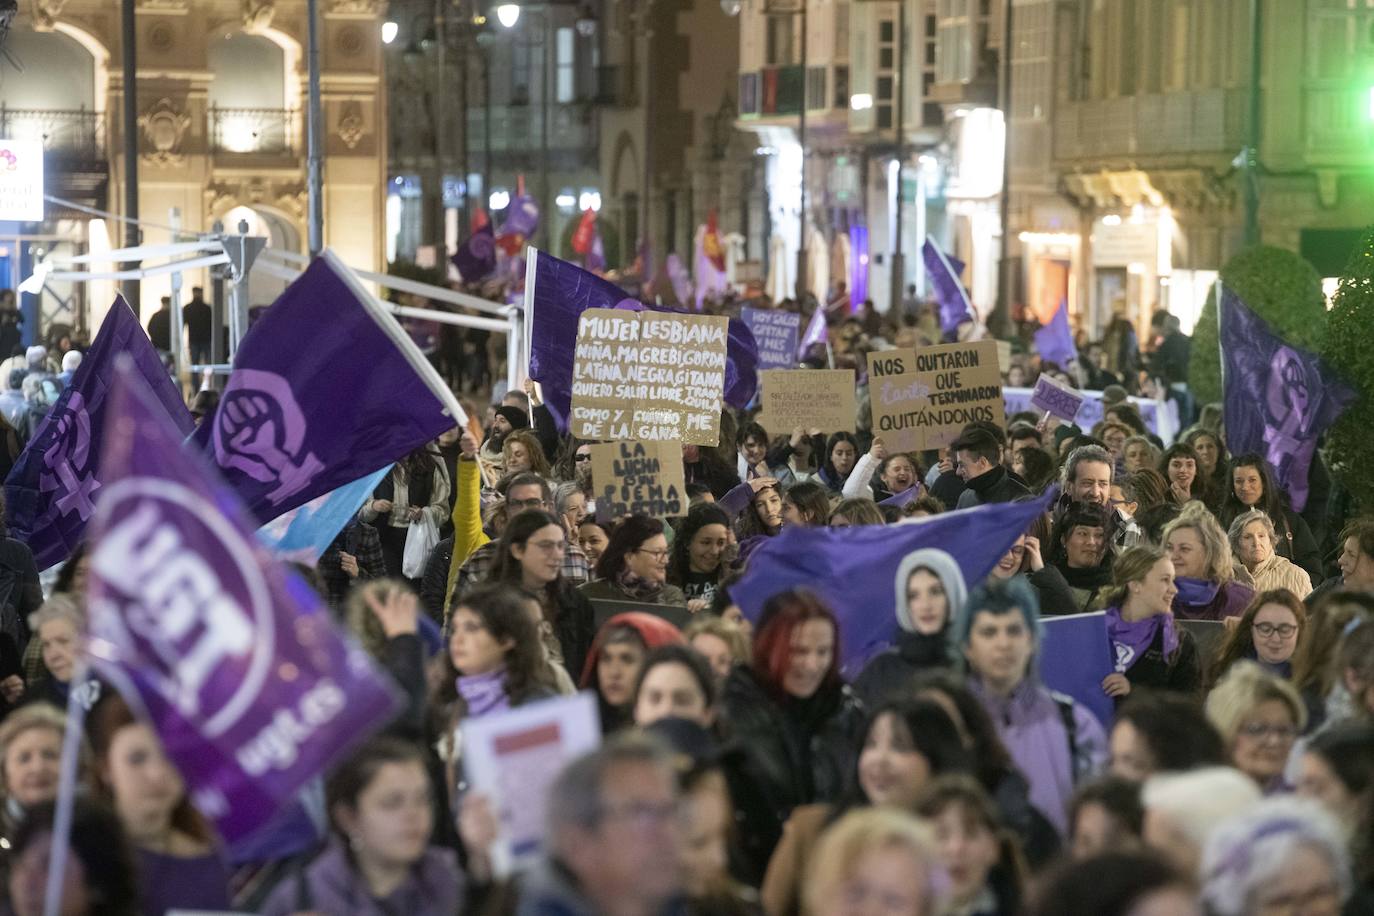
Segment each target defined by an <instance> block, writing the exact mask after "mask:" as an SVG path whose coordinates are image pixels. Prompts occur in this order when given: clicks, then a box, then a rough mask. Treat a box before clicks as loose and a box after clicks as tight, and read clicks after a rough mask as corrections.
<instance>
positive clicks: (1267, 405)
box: [1219, 287, 1358, 512]
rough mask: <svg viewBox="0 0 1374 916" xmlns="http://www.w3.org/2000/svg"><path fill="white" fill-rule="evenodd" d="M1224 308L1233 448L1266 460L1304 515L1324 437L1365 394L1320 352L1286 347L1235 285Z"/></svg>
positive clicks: (1230, 445)
mask: <svg viewBox="0 0 1374 916" xmlns="http://www.w3.org/2000/svg"><path fill="white" fill-rule="evenodd" d="M1219 307H1220V309H1221V312H1220V317H1221V355H1222V361H1223V369H1224V371H1223V379H1224V382H1225V388H1226V406H1225V411H1224V412H1225V416H1226V445H1227V447H1228V448H1229V449H1230V450H1231V453H1232V454H1233V455H1244V454H1246V453H1255V454H1258V455H1262V456H1263V457H1264V458H1265V460H1266V461H1268V462H1269V464H1270V466H1271V467H1272V468H1273V469H1274V474H1275V479H1276V480H1277V481H1278V484H1279V486H1280V487H1282V488H1283V489H1284V490H1286V491H1287V492H1288V496H1289V499H1290V500H1291V501H1292V505H1293V509H1294V510H1296V511H1298V512H1301V511H1302V510H1303V509H1304V508H1305V507H1306V506H1307V472H1308V468H1309V467H1310V466H1311V464H1312V453H1313V451H1314V450H1315V449H1316V447H1317V440H1318V439H1319V438H1320V437H1321V436H1322V434H1323V433H1325V432H1326V431H1327V430H1328V429H1330V428H1331V425H1332V424H1333V423H1335V422H1336V420H1337V419H1338V418H1339V417H1340V415H1341V414H1342V413H1344V412H1345V410H1346V408H1348V407H1349V406H1350V405H1351V404H1353V403H1354V402H1355V399H1356V397H1358V395H1357V393H1356V392H1355V390H1354V389H1353V388H1351V387H1350V386H1349V385H1347V384H1346V383H1345V382H1344V381H1342V380H1341V379H1340V378H1339V377H1338V376H1337V375H1336V373H1335V372H1334V371H1333V370H1332V369H1331V368H1330V367H1328V366H1327V365H1326V364H1325V363H1323V362H1322V360H1321V359H1320V358H1319V357H1317V355H1316V354H1314V353H1309V352H1308V351H1306V350H1303V349H1301V348H1299V347H1295V346H1292V345H1291V344H1288V343H1285V342H1284V341H1283V339H1282V338H1280V337H1279V336H1278V335H1276V334H1275V333H1274V332H1273V330H1271V329H1270V327H1269V325H1268V323H1266V322H1265V320H1264V319H1263V318H1260V317H1259V316H1258V315H1256V314H1255V313H1254V312H1252V311H1251V310H1250V308H1249V307H1248V306H1246V304H1245V303H1244V302H1242V301H1241V298H1240V297H1239V296H1238V295H1236V293H1235V292H1233V291H1232V290H1231V289H1230V287H1222V294H1221V303H1220V306H1219Z"/></svg>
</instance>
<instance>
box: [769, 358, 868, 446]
mask: <svg viewBox="0 0 1374 916" xmlns="http://www.w3.org/2000/svg"><path fill="white" fill-rule="evenodd" d="M759 378H760V380H761V383H762V386H761V387H762V394H761V395H760V397H759V402H760V404H761V405H762V408H763V409H762V411H761V412H760V413H759V417H758V421H759V423H760V424H761V425H762V426H763V428H764V429H766V430H768V431H769V432H771V433H777V434H782V433H789V432H791V431H792V430H794V429H796V428H797V427H798V426H801V427H804V428H806V429H812V428H816V429H823V430H827V431H829V430H836V429H851V428H853V426H854V371H853V370H852V369H769V370H765V371H764V372H760V373H759Z"/></svg>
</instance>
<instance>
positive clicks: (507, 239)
mask: <svg viewBox="0 0 1374 916" xmlns="http://www.w3.org/2000/svg"><path fill="white" fill-rule="evenodd" d="M538 229H539V204H538V203H537V202H536V201H535V199H534V198H533V197H530V196H528V195H526V194H522V195H520V196H519V197H517V198H515V199H514V200H512V201H511V202H510V207H509V208H508V209H507V210H506V219H505V222H503V223H502V224H501V228H500V229H499V230H498V231H497V233H496V242H497V244H498V245H500V246H501V248H502V249H503V250H504V251H505V252H506V254H508V255H510V256H511V257H515V256H516V255H517V254H519V253H520V249H522V248H524V247H525V242H526V241H528V240H529V239H530V238H532V237H533V236H534V233H535V232H536V231H537V230H538Z"/></svg>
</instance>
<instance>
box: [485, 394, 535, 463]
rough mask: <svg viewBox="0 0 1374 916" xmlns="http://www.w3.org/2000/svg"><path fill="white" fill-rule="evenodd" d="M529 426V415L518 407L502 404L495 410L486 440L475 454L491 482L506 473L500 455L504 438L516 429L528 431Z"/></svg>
mask: <svg viewBox="0 0 1374 916" xmlns="http://www.w3.org/2000/svg"><path fill="white" fill-rule="evenodd" d="M529 425H530V418H529V415H528V414H526V413H525V412H524V411H523V410H521V409H520V408H519V407H511V406H510V405H509V404H502V405H501V406H500V407H497V408H496V415H495V417H494V418H493V419H492V421H491V429H490V430H489V431H488V432H487V438H486V440H485V441H483V442H482V447H481V449H479V450H478V452H477V460H478V461H479V462H480V463H481V464H482V467H483V468H485V469H487V471H488V473H489V474H490V476H491V479H492V480H495V479H497V478H499V477H501V476H502V475H503V474H505V472H506V459H505V457H504V456H503V455H502V454H501V450H502V447H503V446H504V445H505V444H506V437H507V436H509V435H510V434H511V433H513V432H515V431H516V430H517V429H528V428H529Z"/></svg>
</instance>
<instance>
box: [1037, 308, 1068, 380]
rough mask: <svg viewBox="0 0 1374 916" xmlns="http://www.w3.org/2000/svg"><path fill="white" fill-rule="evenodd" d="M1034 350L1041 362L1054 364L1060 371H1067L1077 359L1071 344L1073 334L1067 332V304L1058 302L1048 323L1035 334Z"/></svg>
mask: <svg viewBox="0 0 1374 916" xmlns="http://www.w3.org/2000/svg"><path fill="white" fill-rule="evenodd" d="M1035 349H1036V350H1037V351H1038V352H1039V353H1040V359H1041V361H1042V362H1046V363H1054V364H1055V365H1056V366H1058V367H1059V368H1060V369H1067V368H1068V367H1069V363H1071V362H1073V361H1074V360H1076V359H1078V348H1077V347H1076V346H1074V343H1073V332H1072V331H1070V330H1069V304H1068V303H1067V302H1060V303H1059V308H1057V309H1055V311H1054V317H1053V318H1051V319H1050V323H1049V324H1047V325H1045V326H1044V327H1043V328H1040V329H1039V330H1038V331H1036V332H1035Z"/></svg>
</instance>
